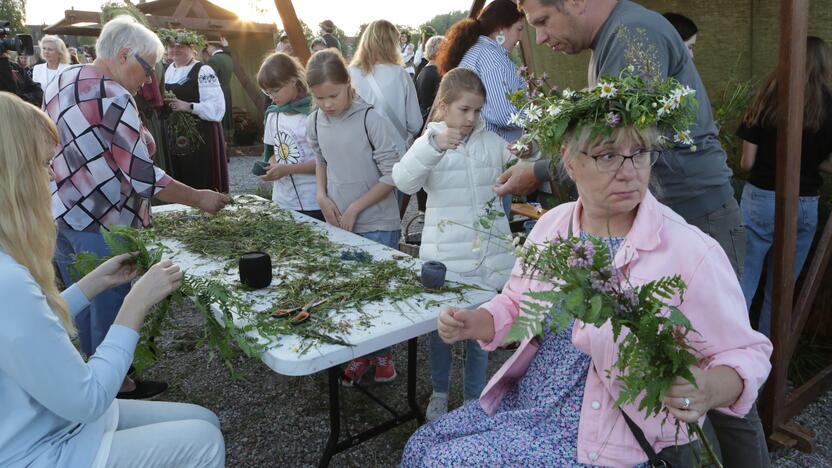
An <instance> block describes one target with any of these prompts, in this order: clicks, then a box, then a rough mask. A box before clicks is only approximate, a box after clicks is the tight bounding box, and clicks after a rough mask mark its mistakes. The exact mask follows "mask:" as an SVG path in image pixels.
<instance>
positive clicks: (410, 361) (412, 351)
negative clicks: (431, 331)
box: [407, 338, 425, 425]
mask: <svg viewBox="0 0 832 468" xmlns="http://www.w3.org/2000/svg"><path fill="white" fill-rule="evenodd" d="M418 349H419V341H418V338H411V339H409V340H408V341H407V402H408V404H409V405H410V410H411V411H412V413H413V414H414V416H415V417H416V421H418V422H419V424H420V425H422V424H424V423H425V413H423V412H422V408H420V407H419V403H418V402H416V375H417V374H418V369H417V368H416V366H417V359H416V353H417V351H418Z"/></svg>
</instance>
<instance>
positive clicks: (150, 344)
mask: <svg viewBox="0 0 832 468" xmlns="http://www.w3.org/2000/svg"><path fill="white" fill-rule="evenodd" d="M235 202H236V203H235V205H234V207H233V208H231V209H226V210H223V211H221V212H220V213H218V214H216V215H205V214H202V213H199V212H196V211H193V210H191V211H180V212H169V213H159V214H156V215H154V218H153V221H154V224H153V227H152V229H148V230H145V231H135V230H131V229H126V228H118V229H114V230H113V231H112V232H109V233H107V234H106V235H105V240H107V242H108V244H109V245H110V247H111V249H112V251H113V254H114V255H118V254H120V253H122V252H135V251H138V252H140V256H139V266H140V267H141V268H143V269H146V268H148V267H149V266H150V265H152V264H153V263H155V262H156V261H158V259H159V258H161V257H162V256H163V253H164V248H163V247H162V245H161V240H162V239H171V240H175V241H177V242H179V243H180V244H181V245H182V246H183V247H184V248H185V249H187V250H188V251H190V252H193V253H196V254H199V255H202V256H205V257H208V258H210V259H211V260H212V261H213V262H216V263H217V264H218V265H219V267H218V269H217V270H216V271H215V272H213V274H212V276H215V277H212V278H206V277H195V276H193V275H189V274H188V272H187V271H185V281H184V282H183V287H182V289H181V290H180V291H178V292H177V293H176V294H174V295H173V296H172V297H171V298H170V299H168V300H166V301H165V302H163V303H162V304H160V305H159V306H157V308H156V311H155V312H154V313H153V314H152V315H151V316H150V317H149V318H148V321H147V323H146V324H145V330H144V331H143V335H142V341H141V342H140V344H139V348H138V349H137V351H136V362H135V366H136V368H137V369H139V370H141V369H144V368H147V367H148V366H149V365H150V364H152V363H153V360H154V359H155V356H156V354H157V352H156V351H157V350H156V347H155V346H154V340H155V338H156V337H158V336H159V334H160V333H161V331H162V330H163V329H164V322H165V319H166V318H167V316H168V312H169V310H170V305H171V303H174V302H178V301H181V300H182V298H184V297H186V296H188V297H191V298H194V302H195V303H196V306H197V309H198V310H199V311H200V312H201V313H202V315H204V316H205V319H206V329H205V336H204V341H205V342H206V343H207V344H208V345H209V346H210V347H211V349H212V350H215V351H216V352H217V354H219V356H220V357H221V358H222V359H223V361H224V362H225V364H226V365H227V366H228V368H229V370H230V371H231V372H232V374H234V368H233V366H232V362H233V360H234V359H235V357H236V356H237V355H238V354H239V351H242V352H243V353H244V354H246V355H248V356H252V357H259V355H260V353H262V352H263V351H264V350H265V349H266V348H267V346H268V345H269V344H270V343H272V342H274V340H276V339H277V338H279V337H280V336H282V335H296V336H298V337H300V338H301V346H300V347H299V348H298V349H297V350H296V351H297V352H299V353H304V352H306V351H308V350H309V349H310V348H312V347H314V346H316V345H318V344H322V343H331V344H341V345H349V342H348V340H347V339H346V338H345V335H346V334H347V333H348V332H349V331H350V330H352V329H355V328H366V327H368V326H369V325H370V323H371V320H372V319H373V318H374V315H373V314H372V312H369V311H366V310H365V309H364V306H366V305H368V304H370V303H373V302H378V301H388V302H391V303H395V302H397V301H401V300H405V299H410V298H413V297H414V296H417V295H419V294H422V293H425V292H426V291H425V289H424V288H423V287H422V285H421V284H420V282H419V278H418V274H417V273H416V272H415V271H414V269H412V268H408V267H406V266H402V263H401V262H399V261H398V260H403V259H407V258H409V257H406V256H401V257H397V258H396V259H392V260H383V261H377V260H369V261H367V260H353V261H350V260H342V252H343V251H344V250H345V249H346V246H343V245H339V244H336V243H334V242H332V241H331V240H329V238H328V237H327V236H326V234H325V233H324V232H322V231H320V230H317V229H315V228H314V227H313V225H312V224H311V223H304V222H299V221H296V220H295V219H294V218H293V217H292V215H291V214H290V213H288V212H286V211H284V210H281V209H279V208H277V207H275V206H274V205H273V204H272V203H271V202H268V201H264V200H261V199H259V198H252V197H247V196H239V197H237V198H236V199H235ZM251 251H261V252H267V253H268V254H269V255H270V256H271V258H272V263H273V266H274V271H275V279H274V280H273V281H272V285H271V286H270V287H269V289H267V291H268V293H269V295H270V297H271V298H273V299H272V306H271V307H269V308H267V309H266V310H265V311H256V310H255V309H254V307H253V305H252V303H253V302H252V301H248V300H244V299H243V298H242V296H241V293H242V292H245V291H246V290H247V288H246V287H245V286H242V285H241V284H239V283H237V284H236V285H228V281H227V280H225V281H221V280H220V279H219V278H227V272H228V271H229V269H233V270H234V271H236V264H237V261H238V259H239V256H240V255H241V254H243V253H246V252H251ZM98 261H100V260H99V259H97V258H95V257H86V256H82V257H79V258H78V260H77V261H76V266H77V267H78V268H77V269H78V271H79V273H83V272H85V271H89V270H91V269H92V268H93V267H94V266H95V265H96V264H97V263H98ZM472 288H473V286H468V285H461V284H455V285H450V284H446V286H445V287H444V288H443V289H442V290H441V291H440V292H445V293H448V292H451V293H456V294H458V295H460V300H461V294H462V292H463V291H465V290H466V289H472ZM313 299H326V302H325V303H323V304H321V305H320V306H317V307H315V309H314V310H313V311H312V314H311V318H310V319H309V320H308V321H306V322H305V323H303V324H300V325H293V324H291V323H290V319H289V318H282V319H275V318H272V316H271V314H270V312H271V311H272V310H274V309H278V308H281V309H289V308H293V307H300V306H303V305H304V304H307V303H309V302H311V301H312V300H313ZM417 300H420V299H417ZM423 301H424V305H425V306H431V305H434V304H433V303H431V302H430V301H427V300H423ZM212 303H216V304H218V305H219V307H220V310H221V311H222V318H223V323H222V324H220V323H219V322H217V321H216V319H215V318H214V315H213V312H212V310H211V307H210V305H211V304H212ZM348 310H349V311H357V314H358V317H356V315H355V314H347V315H345V314H340V313H339V312H341V311H348ZM398 310H399V312H401V313H402V315H403V317H404V318H406V317H407V313H406V312H405V311H403V310H401V308H398ZM232 311H233V312H234V313H235V314H236V315H237V316H238V317H240V318H241V319H242V322H243V323H246V325H244V326H237V325H235V324H234V322H233V318H232V315H231V313H232ZM251 331H256V332H257V333H258V334H259V335H260V336H261V337H263V338H265V339H266V340H269V341H268V342H266V343H263V342H260V343H258V342H256V341H255V340H254V339H252V338H251V337H248V336H246V333H248V332H251Z"/></svg>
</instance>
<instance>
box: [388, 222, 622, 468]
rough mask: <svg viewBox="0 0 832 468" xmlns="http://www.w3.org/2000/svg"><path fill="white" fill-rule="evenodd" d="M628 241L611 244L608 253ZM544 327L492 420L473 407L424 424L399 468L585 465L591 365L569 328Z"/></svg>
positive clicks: (476, 405)
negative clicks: (582, 453)
mask: <svg viewBox="0 0 832 468" xmlns="http://www.w3.org/2000/svg"><path fill="white" fill-rule="evenodd" d="M623 240H624V239H623V238H621V237H610V238H607V239H606V241H607V242H608V243H609V246H610V252H616V251H617V250H618V247H619V245H620V244H621V242H622V241H623ZM547 325H548V324H547ZM545 329H546V332H545V334H544V336H543V338H542V339H541V343H540V348H539V349H538V352H537V354H536V355H535V357H534V360H533V361H532V363H531V365H530V366H529V369H528V371H527V372H526V374H525V375H524V376H523V378H522V379H521V380H520V381H519V382H518V383H517V385H516V386H515V387H514V388H512V389H511V390H509V391H508V392H507V393H506V395H505V397H504V398H503V400H502V401H501V402H500V406H499V407H498V408H497V411H496V412H495V414H494V415H493V416H489V415H488V414H486V413H485V411H483V409H482V407H480V404H479V401H473V402H470V403H468V404H466V405H465V406H463V407H461V408H458V409H457V410H455V411H452V412H450V413H448V414H446V415H445V416H444V417H442V418H440V419H438V420H436V421H434V422H433V423H429V424H426V425H424V426H422V427H421V428H419V430H417V431H416V432H415V433H414V434H413V436H411V438H410V440H409V441H408V443H407V446H406V447H405V450H404V455H403V457H402V466H403V467H417V466H428V467H434V466H488V467H493V466H541V467H543V466H547V467H549V466H557V467H567V466H583V465H580V464H579V463H578V462H577V458H578V457H577V446H578V423H579V421H580V415H581V406H582V402H583V395H584V385H585V383H586V376H587V371H588V369H589V365H590V360H591V359H590V357H589V356H588V355H586V354H584V353H582V352H580V351H578V350H577V349H576V348H575V347H574V346H573V345H572V327H571V326H570V327H567V328H566V329H564V330H561V331H560V332H552V331H551V330H550V329H549V327H548V326H546V327H545Z"/></svg>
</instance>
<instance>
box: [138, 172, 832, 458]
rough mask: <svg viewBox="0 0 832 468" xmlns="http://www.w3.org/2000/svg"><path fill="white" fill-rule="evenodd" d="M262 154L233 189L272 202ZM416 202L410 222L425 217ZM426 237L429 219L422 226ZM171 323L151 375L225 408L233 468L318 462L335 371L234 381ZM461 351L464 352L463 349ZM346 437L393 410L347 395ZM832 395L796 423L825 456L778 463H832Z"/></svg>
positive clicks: (263, 374)
mask: <svg viewBox="0 0 832 468" xmlns="http://www.w3.org/2000/svg"><path fill="white" fill-rule="evenodd" d="M257 159H258V157H257V156H239V157H234V158H232V160H231V168H230V177H231V190H232V192H233V193H241V192H248V193H258V194H260V195H262V196H266V197H268V196H269V195H268V194H269V193H270V190H269V186H268V185H267V184H263V185H261V184H259V183H258V182H257V181H256V179H255V178H254V177H253V176H251V175H250V174H251V173H250V169H251V166H252V164H253V162H254V161H256V160H257ZM413 206H415V202H414V203H412V204H411V209H410V210H408V213H407V215H406V216H405V222H406V221H407V220H409V219H410V218H411V217H412V216H414V215H415V208H412V207H413ZM414 228H415V229H416V231H418V229H420V226H419V223H418V222H417V223H414ZM172 316H173V319H172V320H171V323H170V326H169V327H168V329H167V330H166V331H165V333H164V334H163V336H162V337H161V339H160V341H159V344H160V348H161V349H162V350H163V353H164V355H163V356H162V358H161V359H160V361H159V363H158V364H157V365H156V366H155V367H154V368H153V369H151V370H150V371H148V375H147V378H153V379H161V380H165V381H167V382H169V383H170V384H171V388H170V390H169V391H168V392H167V393H166V394H165V395H164V396H163V398H164V399H165V400H170V401H187V402H192V403H197V404H200V405H203V406H205V407H207V408H209V409H211V410H213V411H214V412H216V413H217V414H218V415H219V417H220V421H221V422H222V427H223V433H224V434H225V441H226V453H227V466H229V467H283V466H287V467H296V466H314V465H316V464H317V462H318V459H319V457H320V454H321V453H322V451H323V448H324V446H325V444H326V440H327V436H328V434H329V423H328V421H329V410H328V390H327V387H328V386H327V376H326V373H324V372H321V373H318V374H315V375H312V376H308V377H284V376H281V375H278V374H275V373H274V372H272V371H270V370H269V369H268V368H267V367H266V366H265V365H263V364H261V363H260V362H259V361H255V360H246V359H243V360H241V361H240V362H238V363H237V367H238V370H240V371H242V372H243V373H244V374H245V375H246V376H247V378H246V379H245V380H241V381H234V380H232V379H231V378H230V377H229V374H228V372H227V370H226V369H225V368H224V367H223V366H222V364H221V363H220V362H218V361H217V360H216V359H213V360H212V359H210V352H209V350H208V348H207V347H206V346H205V345H203V344H201V343H200V336H199V335H198V333H199V332H198V330H201V323H200V322H201V320H202V318H201V317H200V316H199V315H198V313H197V312H196V311H195V310H194V309H193V307H192V306H190V305H183V306H181V308H180V309H179V310H176V311H174V313H173V314H172ZM456 351H457V352H458V353H461V348H459V347H458V348H457V349H456ZM395 356H396V367H397V369H398V370H399V373H400V377H399V378H398V379H396V381H394V382H392V383H390V384H386V385H384V386H380V385H374V386H373V388H375V389H376V390H378V392H377V393H378V394H380V395H384V399H385V400H386V401H388V402H389V403H390V404H392V405H393V406H394V407H395V408H398V409H399V410H401V411H402V412H404V411H406V409H407V404H406V399H405V395H406V391H407V390H406V379H405V375H406V370H407V363H406V358H407V350H406V347H405V346H403V345H399V346H397V347H396V349H395ZM509 356H510V352H507V351H498V352H496V353H493V354H492V357H491V359H490V363H489V375H490V374H492V373H493V372H494V371H496V370H497V368H498V367H499V366H500V365H501V364H502V363H503V362H504V361H505V360H506V359H507V358H508V357H509ZM418 359H419V365H418V387H417V388H418V399H419V402H420V404H421V405H422V407H423V408H424V406H425V405H427V400H428V398H429V396H430V377H429V369H428V364H427V359H428V349H427V339H425V338H421V339H420V340H419V353H418ZM459 363H460V359H455V360H454V367H453V369H452V374H451V375H452V382H451V407H452V408H453V407H456V406H458V405H460V404H461V399H462V396H461V388H462V369H461V368H460V367H459ZM341 395H342V408H346V409H347V412H346V413H344V414H343V417H342V429H341V430H342V438H343V437H344V436H346V435H347V434H349V433H350V432H352V433H356V432H358V431H360V430H363V429H366V428H367V427H370V426H371V425H373V424H374V423H377V422H379V421H382V420H384V419H385V418H386V417H387V414H386V413H385V412H384V410H382V409H381V408H379V407H377V406H376V405H373V404H371V402H369V401H368V400H367V399H366V398H364V397H363V395H361V394H360V393H358V392H357V391H356V390H353V389H344V390H343V391H342V392H341ZM830 409H832V392H827V393H826V394H824V395H823V397H821V398H820V399H819V400H818V401H816V402H815V403H814V404H812V405H810V406H809V407H808V408H806V410H805V411H804V412H803V413H802V414H801V415H800V416H798V417H797V418H795V421H796V422H797V423H799V424H803V425H805V426H807V427H810V428H812V429H814V430H815V431H816V432H817V439H816V441H817V450H816V451H815V452H814V453H812V454H804V453H801V452H798V451H796V450H783V451H778V452H775V453H773V454H772V466H775V467H832V411H830ZM415 429H416V423H415V422H411V423H408V424H406V425H403V426H400V427H399V428H397V429H395V430H393V431H390V432H387V433H385V434H382V435H380V436H377V437H375V438H373V439H371V440H369V441H367V442H364V443H363V444H361V445H359V446H358V447H354V448H352V449H350V450H348V451H346V452H344V453H341V454H339V455H336V456H335V457H334V458H333V460H332V463H331V466H356V467H358V466H360V467H367V466H397V465H398V462H399V460H400V459H401V451H402V449H403V448H404V445H405V443H406V441H407V438H408V436H409V435H410V434H411V433H412V432H413V431H414V430H415Z"/></svg>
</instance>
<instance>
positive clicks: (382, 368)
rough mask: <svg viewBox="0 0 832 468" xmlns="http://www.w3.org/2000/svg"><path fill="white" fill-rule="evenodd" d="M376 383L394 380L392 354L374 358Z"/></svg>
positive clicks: (394, 369)
mask: <svg viewBox="0 0 832 468" xmlns="http://www.w3.org/2000/svg"><path fill="white" fill-rule="evenodd" d="M375 361H376V362H375V364H376V382H389V381H391V380H393V379H395V378H396V366H395V365H394V364H393V353H387V354H380V355H378V356H376V358H375Z"/></svg>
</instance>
